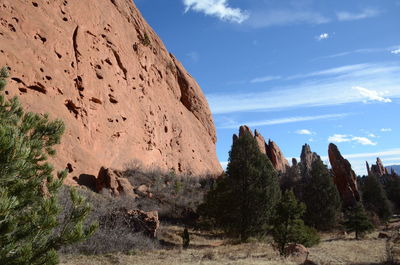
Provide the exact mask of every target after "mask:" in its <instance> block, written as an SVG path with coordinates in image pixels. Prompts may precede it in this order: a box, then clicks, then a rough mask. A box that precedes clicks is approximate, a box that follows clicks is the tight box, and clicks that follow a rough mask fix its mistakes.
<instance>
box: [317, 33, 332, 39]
mask: <svg viewBox="0 0 400 265" xmlns="http://www.w3.org/2000/svg"><path fill="white" fill-rule="evenodd" d="M315 38H316V39H317V40H326V39H328V38H329V34H328V33H322V34H320V35H319V36H317V37H315Z"/></svg>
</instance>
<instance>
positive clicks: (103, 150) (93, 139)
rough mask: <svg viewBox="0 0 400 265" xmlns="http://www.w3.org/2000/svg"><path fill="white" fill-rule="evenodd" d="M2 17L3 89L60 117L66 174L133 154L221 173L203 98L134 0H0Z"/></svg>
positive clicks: (59, 163)
mask: <svg viewBox="0 0 400 265" xmlns="http://www.w3.org/2000/svg"><path fill="white" fill-rule="evenodd" d="M88 10H90V12H88ZM0 14H1V15H0V42H1V44H2V45H1V47H0V64H1V65H8V66H9V69H10V79H9V84H8V87H7V91H6V93H7V94H8V95H9V96H15V95H18V96H19V98H20V101H21V102H22V104H23V106H24V107H25V108H26V109H27V110H29V111H34V112H38V113H49V114H50V117H51V118H59V119H62V120H63V121H64V122H65V123H66V128H67V129H66V133H65V134H64V137H63V139H62V144H61V146H60V147H59V148H58V156H57V158H56V159H55V160H54V161H53V163H54V164H55V165H56V168H58V169H63V168H65V167H66V166H67V164H69V165H70V166H69V167H68V169H69V170H70V172H73V173H72V174H70V175H71V176H70V177H69V179H68V181H70V182H72V177H73V176H79V175H81V174H83V173H84V174H90V175H96V174H97V172H98V170H99V168H100V167H102V166H104V167H107V168H117V169H120V168H122V167H124V165H126V164H127V163H128V162H130V161H131V160H134V159H135V160H139V161H141V162H142V163H143V164H144V165H145V166H155V167H160V168H161V169H165V170H174V171H176V172H177V173H180V172H185V173H189V174H190V173H192V174H206V173H210V174H220V173H221V172H222V168H221V166H220V164H219V162H218V159H217V156H216V152H215V143H216V132H215V127H214V123H213V120H212V116H211V112H210V109H209V106H208V103H207V101H206V98H205V97H204V95H203V93H202V91H201V89H200V87H199V86H198V84H197V83H196V81H195V80H194V79H193V78H192V77H191V76H190V75H189V74H188V73H187V72H186V70H185V69H184V68H183V66H182V65H181V64H180V63H179V62H178V60H177V59H176V58H175V57H174V56H173V55H172V54H170V53H168V51H167V49H166V48H165V46H164V44H163V43H162V41H161V40H160V38H159V37H158V36H157V35H156V33H155V32H154V31H153V29H152V28H151V27H150V26H149V25H148V24H147V23H146V21H145V20H144V19H143V17H142V15H141V14H140V12H139V11H138V9H137V8H136V6H135V4H134V3H133V2H132V1H131V0H96V1H95V0H87V1H64V0H53V1H36V2H34V3H33V2H32V1H27V0H19V1H15V0H2V1H1V4H0ZM104 14H107V15H104Z"/></svg>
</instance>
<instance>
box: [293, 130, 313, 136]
mask: <svg viewBox="0 0 400 265" xmlns="http://www.w3.org/2000/svg"><path fill="white" fill-rule="evenodd" d="M296 133H297V134H301V135H311V134H314V133H313V132H311V131H310V130H307V129H302V130H297V131H296Z"/></svg>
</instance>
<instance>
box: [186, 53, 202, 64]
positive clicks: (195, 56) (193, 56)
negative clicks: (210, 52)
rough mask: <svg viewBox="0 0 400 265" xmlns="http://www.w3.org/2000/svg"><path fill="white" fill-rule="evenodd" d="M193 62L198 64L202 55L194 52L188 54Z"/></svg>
mask: <svg viewBox="0 0 400 265" xmlns="http://www.w3.org/2000/svg"><path fill="white" fill-rule="evenodd" d="M186 55H187V57H189V58H190V59H191V60H192V61H193V62H195V63H197V62H198V61H199V60H200V55H199V53H198V52H195V51H192V52H189V53H188V54H186Z"/></svg>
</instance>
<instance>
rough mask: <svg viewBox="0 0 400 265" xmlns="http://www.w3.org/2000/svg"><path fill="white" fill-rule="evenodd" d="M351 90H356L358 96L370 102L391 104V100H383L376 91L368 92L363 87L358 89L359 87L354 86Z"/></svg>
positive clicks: (368, 90)
mask: <svg viewBox="0 0 400 265" xmlns="http://www.w3.org/2000/svg"><path fill="white" fill-rule="evenodd" d="M353 89H355V90H357V91H358V92H360V94H361V95H362V96H363V97H365V99H366V100H370V101H380V102H384V103H390V102H392V100H391V99H390V98H384V97H382V96H381V94H383V93H380V92H378V91H375V90H370V89H367V88H364V87H360V86H356V87H353Z"/></svg>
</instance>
